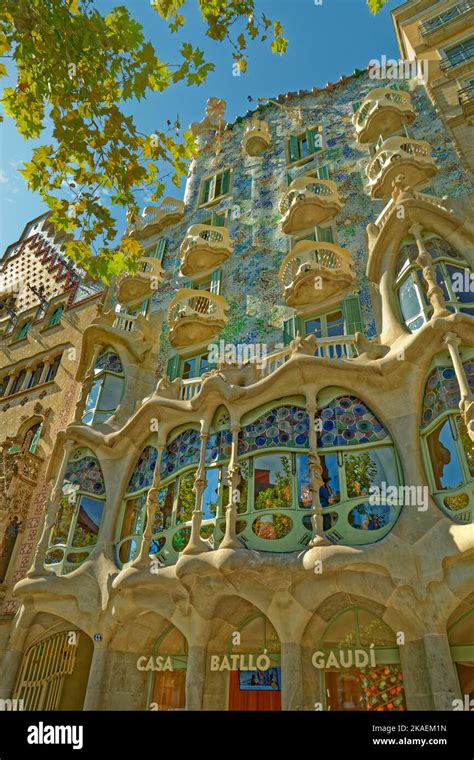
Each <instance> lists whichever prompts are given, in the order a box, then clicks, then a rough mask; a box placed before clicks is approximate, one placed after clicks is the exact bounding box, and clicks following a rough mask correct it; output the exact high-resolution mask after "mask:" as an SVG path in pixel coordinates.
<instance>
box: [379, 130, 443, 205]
mask: <svg viewBox="0 0 474 760" xmlns="http://www.w3.org/2000/svg"><path fill="white" fill-rule="evenodd" d="M365 171H366V174H367V177H368V179H369V189H370V193H371V195H372V197H373V198H387V197H388V196H389V195H390V193H391V191H392V182H393V181H394V179H395V178H396V177H397V175H399V174H403V175H404V181H405V184H406V185H407V186H409V187H413V188H414V187H417V185H420V184H421V183H423V182H426V181H427V180H428V179H430V177H433V175H435V174H436V172H437V171H438V169H437V166H436V164H435V161H434V158H433V157H432V155H431V145H430V144H429V143H428V142H426V140H412V139H411V138H409V137H389V138H388V140H385V141H384V142H383V143H382V145H381V146H380V148H379V150H378V151H377V153H376V154H375V156H374V158H373V159H372V161H371V162H370V164H369V165H368V167H367V169H366V170H365Z"/></svg>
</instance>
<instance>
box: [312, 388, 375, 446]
mask: <svg viewBox="0 0 474 760" xmlns="http://www.w3.org/2000/svg"><path fill="white" fill-rule="evenodd" d="M319 417H320V419H321V421H322V428H323V429H322V431H321V432H319V433H318V447H319V448H326V447H328V446H350V445H356V444H360V443H375V442H377V441H381V440H383V439H384V438H386V437H387V435H388V433H387V431H386V430H385V428H384V426H383V425H382V423H381V422H379V421H378V419H377V417H375V415H373V414H372V412H371V411H370V409H368V408H367V407H366V406H365V404H363V403H362V401H360V400H359V399H358V398H355V397H354V396H341V397H340V398H336V399H333V400H332V401H331V403H330V404H328V405H327V406H325V407H324V408H323V409H321V410H320V412H319Z"/></svg>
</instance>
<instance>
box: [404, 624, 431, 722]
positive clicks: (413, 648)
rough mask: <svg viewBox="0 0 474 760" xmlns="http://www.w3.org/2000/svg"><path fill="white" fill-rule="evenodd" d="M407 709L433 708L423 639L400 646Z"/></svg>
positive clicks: (406, 642)
mask: <svg viewBox="0 0 474 760" xmlns="http://www.w3.org/2000/svg"><path fill="white" fill-rule="evenodd" d="M399 652H400V664H401V669H402V673H403V690H404V693H405V700H406V706H407V710H433V709H434V707H433V697H432V695H431V684H430V675H429V673H428V665H427V662H426V654H425V645H424V641H423V639H418V640H417V641H405V643H404V644H402V645H400V647H399Z"/></svg>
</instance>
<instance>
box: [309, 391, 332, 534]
mask: <svg viewBox="0 0 474 760" xmlns="http://www.w3.org/2000/svg"><path fill="white" fill-rule="evenodd" d="M306 409H307V412H308V416H309V447H310V453H309V455H308V469H309V481H310V491H311V498H312V508H311V524H312V526H313V537H312V539H311V541H310V546H311V547H315V546H327V544H328V541H327V539H326V538H325V537H324V524H323V522H324V521H323V514H322V511H321V500H320V497H319V489H320V488H321V487H322V486H323V485H324V481H323V477H322V475H323V468H322V465H321V458H320V456H319V454H318V441H317V436H316V412H317V400H316V399H315V398H313V397H312V396H311V395H310V393H309V391H308V392H307V395H306Z"/></svg>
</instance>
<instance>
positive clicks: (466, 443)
mask: <svg viewBox="0 0 474 760" xmlns="http://www.w3.org/2000/svg"><path fill="white" fill-rule="evenodd" d="M466 352H467V349H463V354H465V353H466ZM471 353H472V357H471V358H470V359H465V361H464V370H465V372H466V375H467V377H468V380H469V385H470V387H471V388H472V389H474V352H471ZM436 361H437V364H436V366H434V367H433V368H432V370H431V371H430V373H429V376H428V380H427V382H426V386H425V391H424V394H423V407H422V412H421V430H422V435H423V458H424V461H425V466H426V470H427V475H428V479H429V480H430V485H431V490H432V493H433V496H434V499H435V500H436V503H437V504H438V506H439V507H440V508H441V509H442V510H443V512H444V513H445V514H446V515H448V517H450V518H451V519H452V520H454V521H455V522H460V523H466V522H471V521H472V514H473V504H474V496H473V483H474V451H473V446H472V441H471V440H470V438H469V434H468V431H467V428H466V425H465V424H464V421H463V419H462V417H461V415H460V413H459V401H460V391H459V385H458V382H457V379H456V374H455V372H454V369H453V367H452V366H451V365H450V363H449V359H448V358H447V357H446V358H444V357H443V356H442V355H440V356H439V357H437V360H436Z"/></svg>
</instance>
